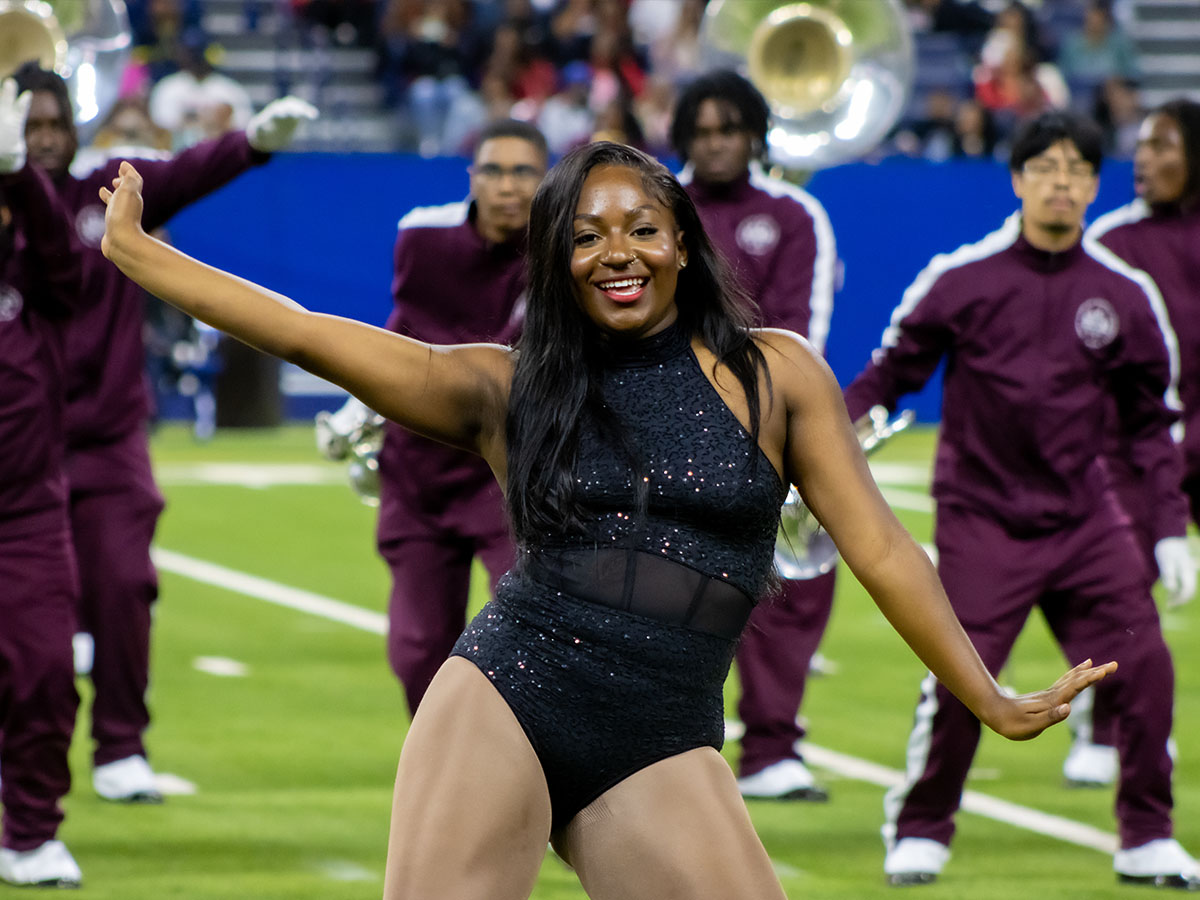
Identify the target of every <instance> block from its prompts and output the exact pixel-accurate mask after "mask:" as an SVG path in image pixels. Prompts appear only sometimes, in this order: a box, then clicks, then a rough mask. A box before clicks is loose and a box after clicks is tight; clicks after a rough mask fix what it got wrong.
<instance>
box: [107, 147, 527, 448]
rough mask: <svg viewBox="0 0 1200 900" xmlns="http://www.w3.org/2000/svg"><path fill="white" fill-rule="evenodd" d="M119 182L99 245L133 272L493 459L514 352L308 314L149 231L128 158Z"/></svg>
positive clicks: (428, 431)
mask: <svg viewBox="0 0 1200 900" xmlns="http://www.w3.org/2000/svg"><path fill="white" fill-rule="evenodd" d="M113 186H114V189H113V190H112V191H109V190H107V189H104V188H102V189H101V192H100V196H101V198H102V199H103V200H104V201H105V202H106V203H107V204H108V210H107V212H106V213H105V234H104V239H103V242H102V245H101V246H102V249H103V251H104V255H105V256H107V257H108V258H109V259H110V260H112V261H113V263H115V264H116V265H117V267H118V268H119V269H120V270H121V271H122V272H123V273H124V274H125V275H126V276H128V277H129V278H130V279H132V280H133V281H135V282H137V283H138V284H140V285H141V286H142V287H144V288H145V289H146V290H147V291H149V292H150V293H152V294H154V295H155V296H157V297H160V298H162V299H163V300H165V301H166V302H168V303H170V304H172V305H173V306H176V307H178V308H179V309H181V310H183V311H184V312H186V313H188V314H189V315H191V316H193V317H194V318H197V319H199V320H201V321H202V322H206V323H208V324H209V325H212V326H213V327H214V328H218V329H220V330H221V331H223V332H225V333H226V334H230V335H232V336H233V337H235V338H237V339H238V340H240V341H243V342H244V343H247V344H249V345H251V346H253V347H256V348H258V349H259V350H262V351H264V352H266V353H270V354H272V355H273V356H278V357H280V358H281V359H284V360H287V361H288V362H292V363H295V364H296V365H298V366H301V367H302V368H304V369H307V370H308V371H310V372H312V373H314V374H316V375H319V376H320V377H322V378H325V379H327V380H329V381H332V382H333V383H335V384H337V385H339V386H341V387H343V388H345V389H346V390H347V391H349V392H350V393H351V394H353V395H354V396H356V397H358V398H359V399H360V400H362V401H363V402H364V403H366V404H367V405H368V406H370V407H371V408H372V409H375V410H377V411H378V412H379V413H380V414H382V415H384V416H386V417H387V418H389V419H392V420H393V421H396V422H399V423H400V424H402V425H404V426H406V427H408V428H411V429H413V430H414V431H418V432H420V433H422V434H425V435H428V436H430V437H433V438H436V439H438V440H442V441H445V442H447V443H451V444H454V445H455V446H459V447H463V448H465V449H468V450H474V451H476V452H480V453H483V454H484V455H485V456H487V457H488V458H489V459H495V457H494V456H493V452H494V451H496V450H498V449H499V447H500V446H501V444H500V442H501V441H502V435H503V424H504V410H505V406H506V404H507V398H508V385H509V381H510V380H511V371H512V363H511V359H510V354H509V351H508V350H507V349H505V348H503V347H499V346H496V345H491V344H473V345H465V346H458V347H438V346H433V345H430V344H425V343H422V342H420V341H415V340H412V339H410V338H406V337H402V336H400V335H398V334H394V333H392V332H390V331H386V330H384V329H381V328H375V327H373V326H370V325H366V324H363V323H361V322H356V321H354V320H351V319H344V318H340V317H337V316H329V315H323V314H320V313H313V312H309V311H307V310H305V309H304V308H303V307H301V306H300V305H299V304H298V303H296V302H295V301H293V300H290V299H288V298H287V297H284V296H283V295H281V294H277V293H275V292H273V291H269V290H267V289H265V288H262V287H259V286H258V285H256V284H254V283H252V282H249V281H246V280H245V279H242V278H238V277H236V276H233V275H230V274H228V273H226V272H222V271H220V270H219V269H215V268H213V267H212V266H208V265H205V264H204V263H201V262H199V261H197V260H194V259H192V258H191V257H189V256H187V255H186V254H183V253H181V252H179V251H178V250H176V249H174V248H173V247H170V246H168V245H166V244H164V243H162V242H161V241H158V240H156V239H155V238H152V237H150V236H149V235H147V234H146V233H145V232H144V231H143V230H142V227H141V213H142V197H141V188H142V179H141V176H139V175H138V173H137V171H136V169H134V167H133V166H131V165H130V164H129V163H127V162H126V163H122V164H121V168H120V175H119V176H118V177H117V178H116V179H114V181H113ZM497 461H498V460H497Z"/></svg>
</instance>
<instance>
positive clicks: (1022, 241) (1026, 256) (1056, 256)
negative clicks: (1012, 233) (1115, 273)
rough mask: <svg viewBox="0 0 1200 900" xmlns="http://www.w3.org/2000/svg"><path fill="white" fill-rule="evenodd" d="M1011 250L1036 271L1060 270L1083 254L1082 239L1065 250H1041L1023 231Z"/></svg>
mask: <svg viewBox="0 0 1200 900" xmlns="http://www.w3.org/2000/svg"><path fill="white" fill-rule="evenodd" d="M1013 250H1014V252H1016V254H1017V255H1018V257H1019V258H1020V259H1021V260H1022V261H1023V262H1024V263H1025V264H1026V265H1027V266H1029V268H1031V269H1033V270H1035V271H1038V272H1061V271H1062V270H1063V269H1066V268H1067V267H1069V266H1070V265H1072V264H1073V263H1075V262H1076V261H1077V260H1079V259H1080V258H1081V257H1082V256H1084V250H1083V242H1082V241H1076V242H1075V243H1074V244H1072V245H1071V246H1070V247H1068V248H1067V249H1066V250H1041V249H1039V248H1037V247H1035V246H1033V244H1031V243H1029V241H1028V240H1027V239H1026V237H1025V235H1024V234H1023V233H1022V234H1018V235H1017V240H1016V241H1015V242H1014V243H1013Z"/></svg>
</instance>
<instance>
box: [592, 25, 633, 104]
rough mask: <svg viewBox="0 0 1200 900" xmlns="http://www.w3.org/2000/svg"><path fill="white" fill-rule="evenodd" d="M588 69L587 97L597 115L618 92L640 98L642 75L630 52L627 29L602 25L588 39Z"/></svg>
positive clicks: (631, 45) (630, 45) (616, 96)
mask: <svg viewBox="0 0 1200 900" xmlns="http://www.w3.org/2000/svg"><path fill="white" fill-rule="evenodd" d="M588 62H590V63H591V66H592V90H591V94H590V96H589V98H588V101H589V103H590V104H591V106H592V110H593V111H594V112H596V113H599V112H600V110H602V109H604V108H605V107H607V106H608V105H609V104H610V103H612V102H613V101H614V100H616V99H617V98H618V97H619V96H620V95H621V94H622V93H628V94H630V95H632V96H633V97H638V96H641V93H642V90H643V88H644V87H645V84H646V72H645V70H644V69H643V68H642V66H641V63H639V62H638V60H637V57H636V56H635V55H634V52H633V43H632V40H631V38H630V34H629V29H628V27H620V26H604V27H602V28H600V29H599V30H598V31H597V32H596V33H595V35H593V37H592V46H591V49H590V51H589V53H588Z"/></svg>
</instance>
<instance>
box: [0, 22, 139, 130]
mask: <svg viewBox="0 0 1200 900" xmlns="http://www.w3.org/2000/svg"><path fill="white" fill-rule="evenodd" d="M132 44H133V36H132V33H131V31H130V27H129V15H128V12H127V11H126V9H125V0H0V78H5V77H7V76H9V75H11V74H12V73H13V72H15V71H16V70H17V69H19V68H20V67H21V66H22V65H23V64H25V63H27V62H30V61H37V63H38V64H39V65H40V66H41V67H42V68H43V69H47V70H51V71H54V72H57V73H58V74H59V75H61V76H62V77H63V78H64V79H65V80H66V82H67V87H68V89H69V91H70V94H71V99H72V102H73V103H74V104H75V127H76V128H77V129H78V130H79V138H80V141H81V142H84V143H86V142H87V141H88V140H89V139H90V138H91V136H92V135H93V134H94V133H95V131H96V129H97V128H99V127H100V124H101V122H103V121H104V117H105V116H106V115H108V112H109V110H110V109H112V107H113V104H115V103H116V102H117V97H118V96H119V94H120V88H121V73H122V72H123V71H124V70H125V65H126V64H127V63H128V61H129V51H130V48H131V47H132Z"/></svg>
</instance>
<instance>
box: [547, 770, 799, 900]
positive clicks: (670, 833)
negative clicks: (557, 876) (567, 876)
mask: <svg viewBox="0 0 1200 900" xmlns="http://www.w3.org/2000/svg"><path fill="white" fill-rule="evenodd" d="M558 838H559V839H558V840H557V841H556V846H558V847H560V848H561V850H562V852H563V853H565V854H566V856H567V857H568V858H569V861H570V863H571V865H573V866H574V867H575V870H576V871H577V872H578V873H579V880H580V881H581V882H582V883H583V887H584V890H586V891H587V893H588V896H589V897H592V898H593V900H641V898H645V900H676V898H677V900H737V898H746V900H770V898H779V900H784V893H783V887H782V886H781V885H780V884H779V879H778V878H777V877H776V875H775V872H774V870H773V869H772V868H771V861H770V859H769V858H768V857H767V851H766V850H765V849H764V848H763V845H762V842H761V841H760V840H759V839H758V835H757V834H756V833H755V831H754V825H753V824H752V823H751V821H750V815H749V813H747V811H746V804H745V803H744V802H743V801H742V798H741V795H740V794H739V793H738V789H737V782H736V781H735V780H734V777H733V772H732V770H730V768H729V765H728V764H727V763H726V762H725V760H724V759H722V758H721V755H720V754H719V753H717V752H716V751H715V750H713V749H711V748H709V747H703V748H700V749H698V750H690V751H688V752H687V753H682V754H680V755H679V756H673V757H671V758H670V759H665V760H663V761H662V762H658V763H655V764H654V765H652V766H649V767H647V768H645V769H642V770H641V771H640V772H636V773H634V774H633V775H631V776H629V777H628V778H626V779H625V780H624V781H622V782H621V783H620V784H618V785H617V786H616V787H613V788H611V789H610V790H608V791H607V792H605V793H604V794H603V795H602V796H601V797H600V798H599V799H598V800H596V801H595V802H594V803H592V804H591V805H590V806H588V807H587V808H586V809H584V810H583V811H582V812H580V813H579V814H578V815H577V816H575V818H574V819H572V820H571V823H570V824H569V825H568V826H567V827H566V829H564V833H563V834H561V835H559V836H558Z"/></svg>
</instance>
